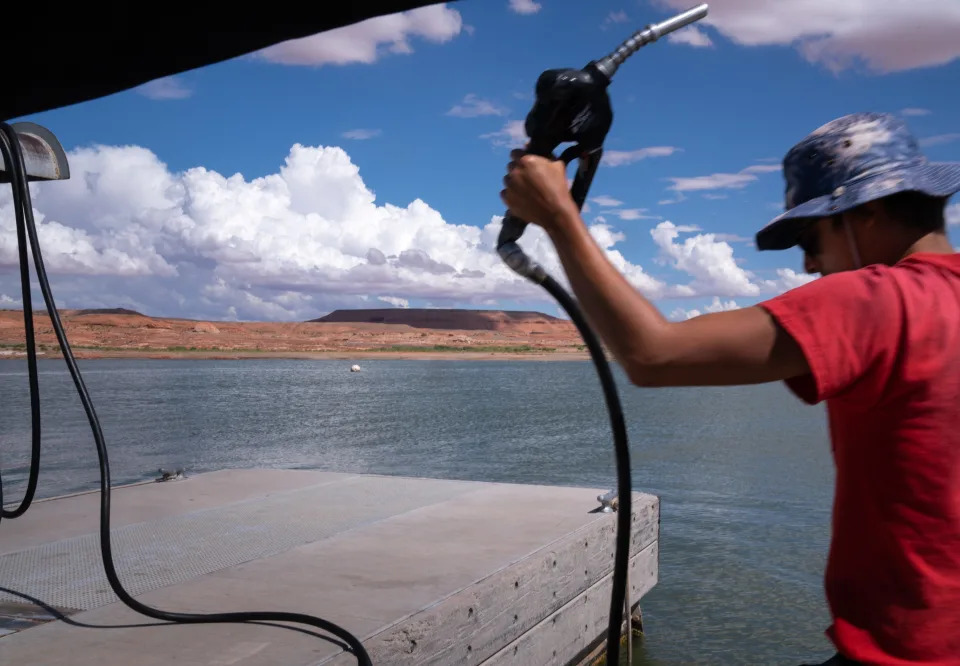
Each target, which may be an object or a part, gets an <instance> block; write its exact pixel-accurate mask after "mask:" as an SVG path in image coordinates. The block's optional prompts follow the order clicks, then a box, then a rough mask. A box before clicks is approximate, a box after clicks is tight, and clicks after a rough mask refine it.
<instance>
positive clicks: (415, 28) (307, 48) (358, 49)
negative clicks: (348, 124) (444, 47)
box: [256, 3, 464, 66]
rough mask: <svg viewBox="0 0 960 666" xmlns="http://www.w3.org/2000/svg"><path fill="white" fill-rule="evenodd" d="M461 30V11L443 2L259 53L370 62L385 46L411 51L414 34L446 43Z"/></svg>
mask: <svg viewBox="0 0 960 666" xmlns="http://www.w3.org/2000/svg"><path fill="white" fill-rule="evenodd" d="M462 30H464V25H463V18H462V17H461V16H460V12H458V11H457V10H455V9H451V8H449V7H447V5H446V3H440V4H436V5H428V6H426V7H419V8H417V9H411V10H410V11H406V12H398V13H396V14H388V15H386V16H376V17H374V18H371V19H367V20H366V21H361V22H359V23H354V24H352V25H347V26H343V27H342V28H336V29H334V30H328V31H327V32H322V33H319V34H316V35H310V36H309V37H301V38H299V39H292V40H289V41H286V42H281V43H280V44H275V45H273V46H269V47H267V48H265V49H262V50H260V51H258V52H257V54H256V55H257V57H259V58H263V59H265V60H268V61H270V62H276V63H280V64H284V65H313V66H318V65H326V64H334V65H346V64H349V63H365V64H370V63H373V62H376V61H377V59H378V58H379V57H380V56H381V55H382V54H383V52H384V49H385V48H386V50H388V51H390V52H391V53H412V52H413V47H412V46H411V40H412V39H414V38H419V39H424V40H426V41H428V42H432V43H435V44H443V43H445V42H448V41H450V40H451V39H453V38H454V37H456V36H457V35H459V34H460V32H461V31H462Z"/></svg>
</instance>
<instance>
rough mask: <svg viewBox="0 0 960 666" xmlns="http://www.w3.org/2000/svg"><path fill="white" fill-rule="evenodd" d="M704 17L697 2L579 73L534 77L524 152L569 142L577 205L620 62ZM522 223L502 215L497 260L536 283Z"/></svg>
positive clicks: (596, 155) (606, 123)
mask: <svg viewBox="0 0 960 666" xmlns="http://www.w3.org/2000/svg"><path fill="white" fill-rule="evenodd" d="M706 15H707V5H706V4H701V5H698V6H696V7H694V8H693V9H689V10H687V11H685V12H683V13H682V14H677V15H676V16H674V17H672V18H669V19H667V20H666V21H662V22H660V23H656V24H652V25H648V26H647V27H646V28H644V29H643V30H638V31H637V32H635V33H634V34H633V35H632V36H631V37H630V38H629V39H627V40H626V41H625V42H623V43H622V44H621V45H620V46H618V47H617V48H616V50H614V51H613V52H612V53H610V55H607V56H605V57H603V58H601V59H600V60H592V61H590V62H589V63H587V66H586V67H584V68H583V69H549V70H547V71H545V72H543V73H542V74H541V75H540V77H539V78H538V79H537V84H536V87H535V90H534V92H535V101H534V104H533V107H532V108H531V109H530V112H529V113H528V114H527V118H526V121H525V122H524V129H525V130H526V133H527V136H528V137H530V142H529V144H528V145H527V152H530V153H533V154H536V155H543V156H545V157H548V156H550V155H552V153H553V150H554V149H555V148H556V147H557V146H559V145H560V144H562V143H567V142H572V143H573V144H574V145H573V146H571V147H570V148H568V149H567V150H565V151H564V152H563V154H562V155H561V156H560V157H561V159H563V160H564V162H569V161H570V160H572V159H574V158H577V159H579V160H580V168H579V169H578V172H577V177H576V179H575V180H574V183H573V188H572V189H571V194H572V195H574V200H575V201H576V202H577V205H578V206H582V204H583V201H584V199H585V197H586V195H587V190H588V189H589V187H590V182H591V180H592V179H593V175H594V172H595V171H596V168H597V166H598V164H599V161H600V156H601V155H602V152H603V142H604V140H605V139H606V136H607V132H608V131H609V130H610V125H611V124H612V122H613V110H612V109H611V107H610V98H609V97H608V95H607V86H608V85H609V84H610V80H611V78H613V74H614V73H615V72H616V71H617V68H619V67H620V65H621V64H622V63H623V61H624V60H626V59H627V58H629V57H630V56H631V55H633V54H634V53H636V52H637V51H638V50H639V49H640V48H641V47H642V46H644V45H646V44H649V43H650V42H655V41H657V40H658V39H660V38H661V37H662V36H664V35H666V34H668V33H671V32H673V31H675V30H679V29H680V28H682V27H684V26H687V25H690V24H691V23H693V22H695V21H699V20H700V19H702V18H703V17H704V16H706ZM526 226H527V221H525V220H521V219H519V218H517V217H514V216H513V215H511V214H510V213H509V211H508V213H507V215H505V216H504V219H503V224H502V226H501V228H500V235H499V236H498V238H497V252H498V254H499V255H500V258H501V259H503V261H504V262H505V263H506V264H507V265H508V266H509V267H510V268H511V269H513V270H514V271H515V272H517V273H519V274H520V275H522V276H524V277H526V278H529V279H530V280H532V281H533V282H536V283H538V284H541V283H542V282H543V280H544V279H546V277H547V274H546V272H545V271H544V270H543V268H542V267H541V266H540V265H539V264H537V263H536V262H535V261H533V260H532V259H531V258H530V257H528V256H527V255H526V253H524V251H523V249H522V248H521V247H520V246H519V245H517V242H516V241H517V240H519V238H520V236H521V235H523V231H524V229H525V228H526Z"/></svg>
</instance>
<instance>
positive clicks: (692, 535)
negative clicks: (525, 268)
mask: <svg viewBox="0 0 960 666" xmlns="http://www.w3.org/2000/svg"><path fill="white" fill-rule="evenodd" d="M360 363H361V365H362V367H363V371H362V372H360V373H350V372H348V368H349V365H350V363H347V362H343V361H285V360H245V361H192V360H191V361H166V360H165V361H159V360H158V361H149V360H98V361H81V362H80V367H81V370H82V372H83V376H84V380H85V382H86V384H87V387H88V389H89V390H90V392H91V395H92V397H93V400H94V404H95V406H96V409H97V412H98V414H99V416H100V420H101V424H102V427H103V431H104V434H105V436H106V440H107V444H108V447H109V452H110V463H111V472H112V476H113V483H114V484H120V483H126V482H131V481H137V480H144V479H150V478H154V477H155V476H156V470H157V468H158V467H161V466H164V467H170V466H176V465H183V466H185V467H186V468H187V470H188V471H189V472H194V473H198V472H202V471H207V470H215V469H222V468H226V467H254V466H266V467H285V468H319V469H325V470H333V471H348V472H374V473H381V474H400V475H413V476H427V477H438V478H456V479H474V480H487V481H505V482H520V483H547V484H560V485H585V486H591V487H593V486H598V487H604V488H612V487H613V486H614V485H615V479H616V475H615V467H614V457H613V446H612V442H611V436H610V427H609V422H608V420H607V413H606V407H605V405H604V402H603V398H602V395H601V392H600V387H599V383H598V381H597V378H596V373H595V371H594V370H593V367H592V365H591V364H590V363H589V362H523V361H489V362H487V361H484V362H475V361H455V360H451V361H392V360H370V361H361V362H360ZM40 367H41V372H42V375H41V377H40V386H41V395H42V413H43V441H44V447H45V448H44V453H43V472H42V475H41V479H40V484H41V485H40V491H39V495H40V496H51V495H58V494H63V493H66V492H72V491H77V490H82V489H87V488H93V487H96V485H97V484H98V477H97V467H96V456H95V451H94V448H93V438H92V436H91V434H90V430H89V426H88V424H87V422H86V417H85V415H84V413H83V410H82V408H81V406H80V401H79V399H78V398H77V397H76V394H75V392H74V390H73V384H72V382H71V380H70V377H69V375H68V374H67V372H66V370H65V367H64V365H63V363H62V362H58V361H53V360H48V361H41V362H40ZM615 372H616V374H617V379H618V381H619V386H620V394H621V399H622V401H623V406H624V412H625V414H626V416H627V427H628V431H629V434H630V439H631V455H632V463H633V483H634V488H635V489H637V490H643V491H647V492H651V493H655V494H657V495H659V496H660V497H661V500H662V513H661V546H660V579H659V582H658V584H657V586H656V587H655V588H654V589H653V590H652V591H651V592H649V593H648V594H647V595H646V596H645V597H644V600H643V603H642V610H643V615H644V629H645V631H646V636H645V638H644V639H643V640H642V641H638V642H637V643H636V644H635V647H634V650H635V655H634V656H635V659H634V663H635V664H647V665H651V666H652V665H657V666H667V665H670V666H673V665H675V664H757V665H759V664H771V665H772V664H800V663H803V662H804V661H813V660H815V659H821V660H822V659H825V658H826V657H827V656H829V655H830V654H832V650H831V649H830V646H829V644H828V643H827V641H826V639H825V638H824V636H823V629H824V628H825V626H826V623H827V620H828V616H827V612H826V607H825V602H824V599H823V591H822V572H823V565H824V558H825V555H826V549H827V543H828V537H829V510H830V503H831V499H832V488H833V486H832V484H833V468H832V464H831V461H830V457H829V445H828V436H827V431H826V424H825V421H824V412H823V410H822V408H821V407H816V408H813V407H808V406H805V405H803V404H802V403H800V402H799V401H798V400H796V399H795V398H793V397H792V396H791V395H790V394H789V393H788V392H787V391H786V389H785V388H784V387H783V386H782V385H779V384H775V385H766V386H752V387H735V388H723V389H720V388H711V389H686V388H684V389H638V388H636V387H631V386H630V385H629V384H628V383H627V382H626V381H625V379H624V377H623V374H622V373H620V372H619V370H618V369H615ZM0 401H2V404H3V419H2V426H0V465H2V468H3V479H4V496H5V497H6V499H7V501H10V500H11V499H16V498H18V497H19V496H20V494H21V493H22V489H23V485H24V480H25V473H26V463H27V461H28V446H29V434H30V422H29V397H28V392H27V377H26V364H25V363H24V362H22V361H12V360H11V361H3V362H2V363H0ZM0 533H2V526H0Z"/></svg>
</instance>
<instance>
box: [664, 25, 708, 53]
mask: <svg viewBox="0 0 960 666" xmlns="http://www.w3.org/2000/svg"><path fill="white" fill-rule="evenodd" d="M667 40H668V41H671V42H673V43H674V44H686V45H687V46H693V47H696V48H704V47H707V46H713V41H712V40H711V39H710V35H708V34H707V33H705V32H704V31H703V30H701V29H700V28H698V27H697V26H695V25H690V26H687V27H686V28H681V29H680V30H677V31H676V32H671V33H670V34H669V35H667Z"/></svg>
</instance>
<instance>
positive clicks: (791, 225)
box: [756, 112, 960, 250]
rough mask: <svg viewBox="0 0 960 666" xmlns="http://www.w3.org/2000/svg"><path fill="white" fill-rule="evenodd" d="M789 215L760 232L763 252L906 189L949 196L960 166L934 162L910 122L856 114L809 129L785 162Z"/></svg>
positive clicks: (959, 184) (959, 179) (959, 183)
mask: <svg viewBox="0 0 960 666" xmlns="http://www.w3.org/2000/svg"><path fill="white" fill-rule="evenodd" d="M783 175H784V178H785V179H786V181H787V182H786V184H787V191H786V197H785V207H786V210H785V212H783V213H781V214H780V215H778V216H777V217H775V218H774V219H773V220H772V221H771V222H770V223H769V224H768V225H767V226H766V227H764V228H763V229H762V230H761V231H760V232H758V233H757V236H756V242H757V248H758V249H760V250H786V249H787V248H790V247H793V246H794V245H796V244H797V239H798V238H799V236H800V233H801V232H802V231H803V229H804V227H805V226H806V224H807V223H808V222H809V221H810V220H811V218H819V217H828V216H830V215H835V214H837V213H842V212H843V211H845V210H849V209H851V208H854V207H856V206H859V205H860V204H862V203H866V202H867V201H872V200H874V199H879V198H880V197H885V196H887V195H890V194H895V193H897V192H903V191H907V190H913V191H919V192H924V193H926V194H929V195H932V196H942V197H949V196H951V195H953V194H955V193H956V192H958V191H960V162H939V163H935V162H930V161H928V160H927V158H926V157H925V156H924V155H923V154H922V153H921V152H920V147H919V143H918V142H917V139H916V138H915V137H914V136H913V135H912V134H911V133H910V130H909V129H907V126H906V124H905V123H904V122H903V121H902V120H900V119H899V118H897V117H896V116H893V115H890V114H885V113H869V112H865V113H853V114H850V115H847V116H843V117H841V118H837V119H836V120H833V121H831V122H829V123H827V124H826V125H824V126H822V127H820V128H819V129H816V130H814V131H813V132H811V133H810V134H809V135H808V136H807V137H805V138H804V139H803V140H802V141H801V142H800V143H798V144H797V145H795V146H794V147H793V148H791V149H790V151H789V152H788V153H787V155H786V157H784V159H783Z"/></svg>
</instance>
